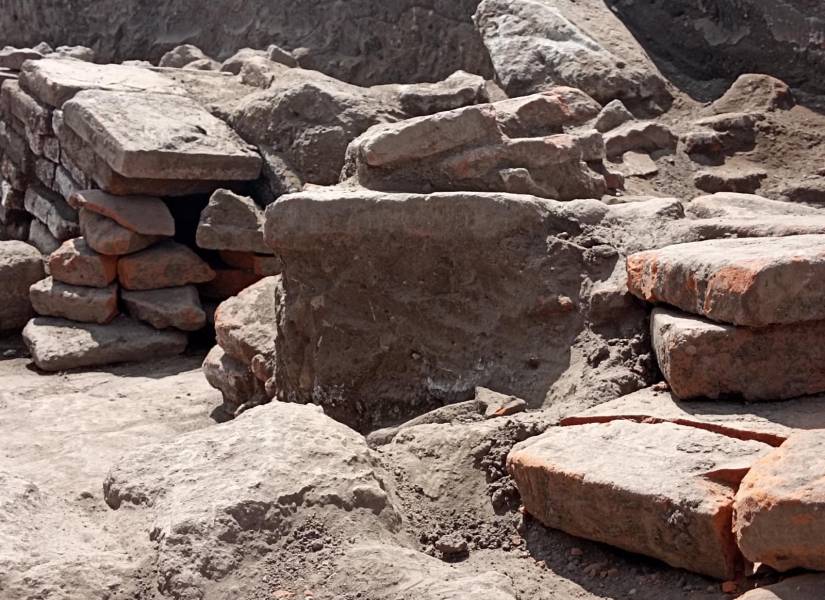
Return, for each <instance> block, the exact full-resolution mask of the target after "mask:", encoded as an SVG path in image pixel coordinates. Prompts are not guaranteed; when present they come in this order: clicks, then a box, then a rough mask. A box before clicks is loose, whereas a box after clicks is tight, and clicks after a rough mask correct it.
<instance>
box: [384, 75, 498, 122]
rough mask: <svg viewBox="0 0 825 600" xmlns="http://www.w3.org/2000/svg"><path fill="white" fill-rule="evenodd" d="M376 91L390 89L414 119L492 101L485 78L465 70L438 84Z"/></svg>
mask: <svg viewBox="0 0 825 600" xmlns="http://www.w3.org/2000/svg"><path fill="white" fill-rule="evenodd" d="M374 89H386V90H387V91H388V92H391V93H393V94H397V95H398V99H399V102H400V105H401V110H403V111H404V113H405V114H407V115H409V116H411V117H417V116H421V115H431V114H434V113H437V112H442V111H445V110H452V109H454V108H457V107H459V106H467V105H469V104H480V103H483V102H488V101H489V98H488V96H487V90H486V88H485V82H484V78H483V77H479V76H478V75H472V74H470V73H465V72H464V71H456V72H455V73H453V74H452V75H450V76H449V77H447V79H445V80H444V81H439V82H437V83H413V84H406V85H391V86H380V88H374Z"/></svg>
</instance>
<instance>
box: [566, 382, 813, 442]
mask: <svg viewBox="0 0 825 600" xmlns="http://www.w3.org/2000/svg"><path fill="white" fill-rule="evenodd" d="M620 419H626V420H630V421H638V422H646V423H658V422H662V421H668V422H671V423H676V424H678V425H686V426H688V427H698V428H700V429H707V430H708V431H714V432H716V433H721V434H723V435H727V436H728V437H734V438H738V439H742V440H756V441H759V442H763V443H765V444H769V445H771V446H779V445H781V444H782V442H784V441H785V440H786V439H788V437H789V436H790V435H791V434H793V433H794V432H796V431H802V430H806V429H825V398H823V397H820V396H816V397H806V398H798V399H795V400H784V401H781V402H758V403H753V404H751V403H746V402H733V401H718V402H707V401H705V400H679V399H678V398H676V397H675V396H674V395H673V394H672V393H671V392H669V391H666V390H657V389H655V388H645V389H643V390H639V391H638V392H634V393H632V394H629V395H627V396H622V397H621V398H617V399H616V400H611V401H610V402H605V403H604V404H599V405H598V406H594V407H593V408H589V409H587V410H584V411H582V412H578V413H574V414H571V415H568V416H566V417H564V418H562V419H561V421H560V423H561V424H562V425H565V426H570V425H584V424H588V423H606V422H608V421H616V420H620Z"/></svg>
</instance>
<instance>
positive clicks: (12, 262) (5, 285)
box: [0, 241, 44, 331]
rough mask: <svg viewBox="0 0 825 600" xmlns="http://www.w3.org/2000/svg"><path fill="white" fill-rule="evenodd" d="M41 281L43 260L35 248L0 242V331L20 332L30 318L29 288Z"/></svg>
mask: <svg viewBox="0 0 825 600" xmlns="http://www.w3.org/2000/svg"><path fill="white" fill-rule="evenodd" d="M43 277H44V271H43V257H42V256H41V254H40V252H39V251H38V250H37V249H36V248H34V247H33V246H30V245H29V244H26V243H25V242H16V241H11V242H0V282H2V285H0V331H9V330H12V329H19V328H21V327H23V326H24V325H25V324H26V321H28V320H29V319H30V318H31V317H32V315H33V314H34V313H33V312H32V305H31V300H29V288H30V287H31V285H32V284H34V283H36V282H38V281H40V280H41V279H43Z"/></svg>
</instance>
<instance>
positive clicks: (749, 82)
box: [710, 74, 796, 113]
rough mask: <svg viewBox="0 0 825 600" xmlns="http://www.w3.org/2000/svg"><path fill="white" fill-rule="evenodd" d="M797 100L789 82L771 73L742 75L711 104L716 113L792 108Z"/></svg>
mask: <svg viewBox="0 0 825 600" xmlns="http://www.w3.org/2000/svg"><path fill="white" fill-rule="evenodd" d="M795 103H796V102H795V101H794V97H793V94H792V93H791V90H790V88H789V87H788V84H786V83H785V82H784V81H780V80H779V79H777V78H775V77H771V76H770V75H757V74H745V75H740V76H739V77H738V78H737V80H736V81H735V82H733V85H731V86H730V89H728V91H727V92H725V94H724V95H723V96H722V97H721V98H719V99H718V100H716V101H715V102H714V103H713V104H711V105H710V109H711V110H712V111H713V112H715V113H729V112H737V111H740V112H741V111H749V110H753V111H764V110H777V109H789V108H792V107H793V105H794V104H795Z"/></svg>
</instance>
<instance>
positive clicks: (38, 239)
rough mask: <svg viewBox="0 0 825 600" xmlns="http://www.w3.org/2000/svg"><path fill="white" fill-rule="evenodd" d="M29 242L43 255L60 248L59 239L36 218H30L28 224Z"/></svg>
mask: <svg viewBox="0 0 825 600" xmlns="http://www.w3.org/2000/svg"><path fill="white" fill-rule="evenodd" d="M29 244H31V245H32V246H34V247H35V248H37V249H38V250H40V252H41V254H43V255H44V256H48V255H49V254H51V253H52V252H54V251H55V250H57V249H58V248H60V241H59V240H57V239H55V237H54V236H53V235H52V234H51V232H50V231H49V228H48V227H46V226H45V225H43V223H41V222H40V221H38V220H37V219H32V221H31V225H30V226H29Z"/></svg>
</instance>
